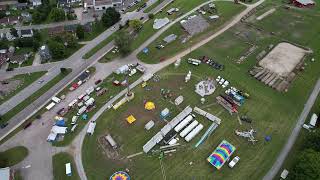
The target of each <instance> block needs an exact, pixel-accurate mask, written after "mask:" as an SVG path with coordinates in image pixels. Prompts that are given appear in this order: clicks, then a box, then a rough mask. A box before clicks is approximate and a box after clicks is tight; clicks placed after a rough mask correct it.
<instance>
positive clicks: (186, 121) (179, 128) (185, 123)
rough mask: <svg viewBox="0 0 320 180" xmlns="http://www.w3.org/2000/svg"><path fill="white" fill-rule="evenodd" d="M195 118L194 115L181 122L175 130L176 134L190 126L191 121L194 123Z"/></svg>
mask: <svg viewBox="0 0 320 180" xmlns="http://www.w3.org/2000/svg"><path fill="white" fill-rule="evenodd" d="M192 119H193V117H192V115H188V116H187V117H186V118H185V119H184V120H183V121H181V122H180V123H179V124H178V125H177V126H176V127H175V128H174V130H175V131H176V132H179V131H180V130H181V129H183V128H184V127H185V126H186V125H188V124H189V122H190V121H192Z"/></svg>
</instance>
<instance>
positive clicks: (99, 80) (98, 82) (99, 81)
mask: <svg viewBox="0 0 320 180" xmlns="http://www.w3.org/2000/svg"><path fill="white" fill-rule="evenodd" d="M101 82H102V80H101V79H98V80H97V81H96V82H94V84H95V85H98V84H100V83H101Z"/></svg>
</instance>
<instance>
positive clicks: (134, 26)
mask: <svg viewBox="0 0 320 180" xmlns="http://www.w3.org/2000/svg"><path fill="white" fill-rule="evenodd" d="M129 27H131V28H132V29H133V30H134V32H139V31H140V30H141V28H142V22H141V21H140V20H138V19H134V20H132V21H129Z"/></svg>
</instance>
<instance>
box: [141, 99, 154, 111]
mask: <svg viewBox="0 0 320 180" xmlns="http://www.w3.org/2000/svg"><path fill="white" fill-rule="evenodd" d="M144 108H145V109H146V110H149V111H150V110H153V109H155V108H156V105H154V103H153V102H150V101H148V102H147V103H146V104H145V105H144Z"/></svg>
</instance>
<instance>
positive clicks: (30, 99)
mask: <svg viewBox="0 0 320 180" xmlns="http://www.w3.org/2000/svg"><path fill="white" fill-rule="evenodd" d="M70 72H71V69H68V71H67V72H66V73H60V74H58V75H57V76H56V77H55V78H53V79H52V80H51V81H49V82H48V83H47V84H45V85H44V86H43V87H41V88H40V89H39V90H38V91H36V92H35V93H33V94H32V95H31V96H29V97H28V98H27V99H25V100H24V101H22V102H21V103H20V104H18V105H17V106H15V107H14V108H13V109H11V110H10V111H8V112H7V113H6V114H4V115H2V116H1V117H2V118H1V120H0V122H1V123H4V122H7V121H9V120H10V119H11V118H12V117H13V116H15V115H16V114H17V113H18V112H20V111H22V110H23V109H24V108H25V107H27V106H28V105H30V102H33V101H35V100H36V99H38V97H40V96H41V95H42V94H44V93H45V92H47V91H48V90H49V89H50V88H51V87H52V86H54V85H55V84H57V83H58V82H59V81H60V80H62V79H63V78H64V77H65V76H66V75H68V74H69V73H70Z"/></svg>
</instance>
